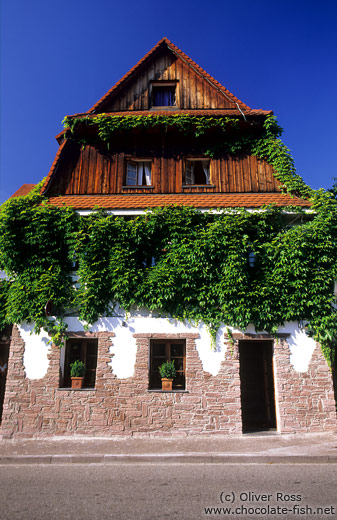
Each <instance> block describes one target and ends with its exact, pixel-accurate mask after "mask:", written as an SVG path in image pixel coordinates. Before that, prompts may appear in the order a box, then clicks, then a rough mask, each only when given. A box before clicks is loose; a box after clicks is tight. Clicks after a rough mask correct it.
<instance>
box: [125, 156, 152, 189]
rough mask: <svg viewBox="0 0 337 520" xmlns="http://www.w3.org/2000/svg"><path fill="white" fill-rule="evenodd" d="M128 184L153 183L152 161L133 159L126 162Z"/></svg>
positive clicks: (143, 184)
mask: <svg viewBox="0 0 337 520" xmlns="http://www.w3.org/2000/svg"><path fill="white" fill-rule="evenodd" d="M126 185H127V186H150V185H151V161H144V160H132V161H127V163H126Z"/></svg>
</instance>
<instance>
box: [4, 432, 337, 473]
mask: <svg viewBox="0 0 337 520" xmlns="http://www.w3.org/2000/svg"><path fill="white" fill-rule="evenodd" d="M66 463H71V464H75V463H76V464H81V463H84V464H125V463H127V464H131V463H132V464H134V463H140V464H153V463H161V464H162V463H165V464H169V463H174V464H176V463H184V464H185V463H221V464H235V463H246V464H258V463H264V464H266V463H268V464H294V463H295V464H300V463H302V464H306V463H308V464H314V463H317V464H326V463H332V464H337V431H336V432H329V433H317V434H315V433H311V434H295V435H293V434H292V435H285V434H282V435H281V434H278V433H276V432H268V433H267V432H266V433H264V434H262V433H258V434H244V435H240V436H220V435H216V436H215V435H214V436H212V435H206V436H189V437H187V436H186V437H168V436H163V437H141V436H137V437H111V438H107V437H83V436H76V435H74V436H69V437H45V436H44V437H34V438H28V439H27V438H21V437H14V438H12V439H5V438H4V439H1V438H0V465H5V464H66Z"/></svg>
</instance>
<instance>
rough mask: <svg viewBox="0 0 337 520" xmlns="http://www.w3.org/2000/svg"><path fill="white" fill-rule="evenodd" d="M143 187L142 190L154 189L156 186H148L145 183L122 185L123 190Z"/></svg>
mask: <svg viewBox="0 0 337 520" xmlns="http://www.w3.org/2000/svg"><path fill="white" fill-rule="evenodd" d="M140 188H141V189H142V190H144V189H145V190H153V189H154V186H147V185H144V184H130V186H128V185H126V186H122V190H139V189H140Z"/></svg>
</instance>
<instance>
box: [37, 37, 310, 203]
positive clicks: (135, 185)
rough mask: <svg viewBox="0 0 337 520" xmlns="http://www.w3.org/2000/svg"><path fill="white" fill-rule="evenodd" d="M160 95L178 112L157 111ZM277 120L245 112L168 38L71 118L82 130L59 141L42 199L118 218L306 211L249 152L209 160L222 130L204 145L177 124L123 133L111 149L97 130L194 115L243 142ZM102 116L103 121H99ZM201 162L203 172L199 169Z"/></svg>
mask: <svg viewBox="0 0 337 520" xmlns="http://www.w3.org/2000/svg"><path fill="white" fill-rule="evenodd" d="M162 87H163V88H164V89H166V87H168V90H170V89H171V90H172V91H173V93H174V100H175V102H174V103H172V104H171V105H167V106H165V105H164V106H160V105H159V104H158V103H154V99H155V98H154V95H153V94H154V91H155V89H159V90H160V89H161V88H162ZM271 113H272V112H271V111H265V110H259V109H258V110H257V109H251V108H250V107H248V106H247V105H245V104H244V103H243V102H242V101H240V100H239V99H237V98H236V97H235V96H234V95H233V94H232V93H231V92H229V91H228V90H227V89H226V88H225V87H224V86H222V85H221V84H220V83H218V82H217V81H216V80H215V79H214V78H212V77H211V76H210V75H209V74H207V72H205V71H204V70H203V69H202V68H201V67H199V65H197V64H196V63H195V62H194V61H192V60H191V59H190V58H189V57H188V56H187V55H186V54H184V53H183V52H182V51H181V50H180V49H178V48H177V47H176V46H175V45H174V44H172V43H171V42H170V41H169V40H167V38H163V39H162V40H160V42H158V43H157V45H156V46H155V47H154V48H153V49H152V50H151V51H150V52H149V53H147V54H146V55H145V56H144V58H142V59H141V60H140V61H139V62H138V63H137V64H136V65H135V66H134V67H133V68H132V69H131V70H130V71H129V72H128V73H127V74H126V75H125V76H124V77H123V78H121V80H120V81H119V82H118V83H116V84H115V85H114V86H113V87H112V88H111V89H110V90H109V91H108V92H107V93H106V94H105V95H104V96H103V97H102V98H101V99H100V100H99V101H97V103H96V104H95V105H94V106H93V107H92V108H91V109H90V110H89V111H88V112H86V113H85V114H76V115H75V116H70V117H69V119H74V120H75V121H76V127H74V128H73V129H72V130H70V129H67V130H65V131H63V132H62V133H61V134H59V135H58V136H57V139H58V141H59V143H60V148H59V150H58V152H57V154H56V157H55V160H54V162H53V165H52V167H51V169H50V172H49V174H48V176H47V178H46V180H45V183H44V186H43V188H42V193H43V194H45V195H46V196H47V197H48V198H49V201H50V202H51V203H53V204H56V205H62V204H63V203H65V204H70V205H72V206H74V207H76V208H83V209H90V208H93V207H94V206H96V205H99V206H102V207H105V208H109V209H112V210H114V209H118V210H119V209H121V210H125V209H130V208H131V209H132V208H138V209H139V208H143V209H144V208H146V207H155V206H161V205H166V204H187V205H192V206H196V207H204V208H210V207H233V206H234V207H236V206H241V207H259V206H261V205H263V204H268V203H275V204H278V205H284V206H286V205H289V204H298V205H306V204H307V203H306V202H303V201H301V200H299V199H298V200H296V199H291V198H290V196H289V195H284V194H282V193H281V189H280V185H279V184H280V183H279V181H277V179H276V178H275V176H274V171H273V168H272V166H271V165H270V164H268V163H267V162H266V161H265V160H263V159H259V158H258V157H256V156H254V155H251V153H250V152H249V150H247V151H246V152H244V151H241V153H240V154H237V155H231V154H229V153H227V152H226V151H225V150H223V151H222V152H220V151H219V152H216V153H215V154H213V155H212V157H210V155H209V154H207V153H206V152H207V151H208V150H209V149H210V148H212V146H214V144H216V143H217V140H218V144H219V140H220V141H221V139H222V134H221V132H220V133H219V132H218V133H217V130H216V129H212V128H209V129H208V130H207V131H206V132H205V133H204V134H202V135H201V136H198V138H197V137H196V136H195V135H194V134H192V133H191V134H189V133H188V132H184V131H182V130H181V129H180V130H179V128H178V127H176V126H175V123H174V124H173V125H172V126H170V127H169V128H165V127H164V126H162V127H161V126H158V127H156V126H155V125H154V126H152V127H151V126H149V127H144V129H143V130H142V129H139V128H133V129H132V130H130V129H128V128H127V127H126V129H125V130H120V129H118V131H115V133H114V134H113V135H111V137H110V140H109V142H105V141H104V140H102V138H101V136H100V134H99V129H98V124H99V123H98V121H100V120H106V121H109V120H111V121H112V120H115V119H116V118H117V119H119V118H121V119H123V118H125V116H128V117H127V118H126V119H128V118H129V117H130V116H131V119H132V118H133V117H135V118H137V119H138V118H144V120H145V119H146V118H147V116H149V115H151V116H152V115H157V116H164V119H165V120H167V118H168V117H170V116H172V117H175V116H180V115H182V116H183V117H186V116H187V117H189V116H193V118H194V119H193V120H195V118H199V117H200V118H205V117H206V118H207V117H209V118H212V119H214V118H220V119H221V118H224V117H229V118H234V120H235V121H236V122H237V125H236V126H235V125H234V126H233V128H232V129H231V128H230V127H229V134H230V133H231V132H233V139H236V138H237V137H236V134H235V132H239V133H240V135H244V134H245V133H246V134H247V135H250V133H251V132H252V131H253V132H257V133H256V135H258V134H259V132H261V130H262V129H263V123H264V121H265V118H266V117H267V116H268V115H270V114H271ZM97 114H103V115H102V117H98V118H97V117H96V115H97ZM147 119H148V120H149V119H151V120H152V119H153V120H155V119H156V118H147ZM91 121H93V124H92V125H91V124H89V123H90V122H91ZM172 121H173V120H172ZM229 134H228V135H229ZM238 135H239V134H238ZM200 161H202V163H205V162H206V163H207V164H206V166H200V165H201V164H202V163H201V162H200ZM145 162H146V163H148V166H147V168H148V169H149V171H148V174H147V179H145V180H144V178H145V177H144V178H143V177H142V178H141V179H140V178H139V176H138V174H137V176H136V179H137V180H136V181H135V182H134V181H130V177H129V173H128V172H129V171H130V169H131V170H132V168H133V169H135V171H137V172H138V166H137V164H138V165H139V171H142V172H143V164H145ZM191 163H193V170H195V171H196V172H197V171H198V168H199V170H200V168H201V173H200V172H199V173H200V175H199V174H198V175H197V173H196V174H195V175H194V174H192V175H191V176H190V177H191V178H189V177H188V171H189V168H191ZM204 168H206V170H207V172H208V173H207V175H206V174H205V170H204ZM149 172H150V173H149ZM139 179H140V180H139ZM191 179H193V180H191Z"/></svg>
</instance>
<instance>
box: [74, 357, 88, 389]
mask: <svg viewBox="0 0 337 520" xmlns="http://www.w3.org/2000/svg"><path fill="white" fill-rule="evenodd" d="M84 375H85V364H84V363H83V361H80V360H79V359H77V360H76V361H74V363H71V364H70V377H71V388H82V387H83V381H84Z"/></svg>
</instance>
